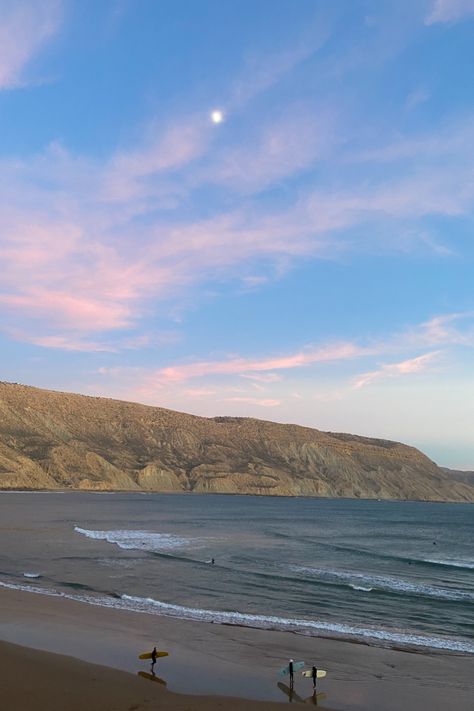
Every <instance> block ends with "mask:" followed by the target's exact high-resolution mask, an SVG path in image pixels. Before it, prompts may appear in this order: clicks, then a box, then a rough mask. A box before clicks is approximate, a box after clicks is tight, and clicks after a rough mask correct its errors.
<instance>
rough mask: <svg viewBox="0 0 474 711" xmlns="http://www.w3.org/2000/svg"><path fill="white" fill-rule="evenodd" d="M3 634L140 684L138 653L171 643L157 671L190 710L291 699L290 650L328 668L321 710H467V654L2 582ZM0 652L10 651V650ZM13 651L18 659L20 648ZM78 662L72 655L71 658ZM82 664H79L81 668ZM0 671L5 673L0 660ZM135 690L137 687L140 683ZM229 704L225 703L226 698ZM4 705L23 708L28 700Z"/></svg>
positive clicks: (301, 683)
mask: <svg viewBox="0 0 474 711" xmlns="http://www.w3.org/2000/svg"><path fill="white" fill-rule="evenodd" d="M0 639H2V640H4V641H5V642H10V643H13V644H19V645H23V646H24V647H28V649H27V650H24V651H23V655H24V656H25V658H29V655H30V654H31V650H32V649H38V650H45V651H46V652H52V653H55V654H57V655H69V656H72V657H75V659H76V660H83V661H87V662H88V663H93V664H98V665H103V666H106V667H107V668H108V671H111V669H110V668H112V670H121V671H122V672H128V673H129V674H127V675H125V676H127V677H128V676H130V675H131V679H133V682H134V685H135V686H136V683H137V682H138V683H139V684H140V683H142V684H145V682H146V680H145V679H140V678H138V677H137V678H136V679H135V676H136V675H137V673H138V671H140V670H142V671H145V672H148V670H149V666H148V664H147V663H143V662H139V661H138V659H137V657H138V654H139V653H140V652H143V651H146V650H148V649H151V647H152V646H153V645H154V644H157V646H158V648H160V649H166V650H167V651H169V652H170V656H169V657H167V658H165V659H163V660H162V661H160V662H159V663H158V664H157V668H156V673H157V675H158V676H159V677H161V678H163V679H164V680H165V681H166V682H167V690H168V691H169V692H171V693H172V694H177V695H178V696H179V697H180V699H181V700H183V699H184V698H185V696H184V695H185V694H187V695H189V694H191V695H192V698H193V701H192V704H191V705H190V701H189V699H188V701H187V702H186V703H187V706H186V708H198V707H199V704H200V703H201V701H202V700H203V698H204V697H203V696H201V695H206V697H208V696H209V695H212V698H213V701H208V702H206V703H207V705H206V706H205V707H206V708H209V709H211V708H213V704H214V703H216V704H218V705H219V703H221V702H222V699H221V700H220V701H219V697H220V696H226V697H228V696H230V697H240V700H238V699H237V700H234V702H233V703H235V704H237V706H235V708H238V705H239V704H240V705H241V706H242V708H244V706H245V708H249V699H252V700H256V701H258V700H260V701H265V702H267V703H268V704H270V706H269V707H268V708H270V707H272V708H273V707H274V706H275V705H276V704H274V703H272V702H283V703H284V702H287V701H288V700H289V699H288V698H287V697H286V696H285V695H284V693H282V691H281V690H280V689H279V688H278V687H277V682H278V681H281V680H280V679H279V678H278V677H277V676H276V671H277V670H278V669H279V668H281V667H282V666H284V665H285V663H286V662H287V660H288V658H289V657H290V656H291V657H293V658H295V659H303V660H305V661H306V662H307V663H308V664H309V665H310V664H312V663H316V664H317V666H318V667H319V668H324V669H326V670H327V671H328V676H327V677H326V679H324V680H322V681H321V683H320V684H319V686H318V692H324V693H325V694H326V699H325V700H324V701H323V703H322V704H321V707H322V708H328V709H329V708H330V709H334V710H340V711H355V710H356V709H366V710H367V711H369V710H371V709H374V710H375V709H377V711H399V710H401V709H403V711H417V710H418V711H419V710H420V709H425V708H426V709H430V711H438V709H439V711H441V710H442V709H443V710H444V709H448V708H449V709H452V710H453V711H468V709H469V710H470V709H471V708H472V698H471V695H470V693H469V691H470V683H471V667H472V655H457V654H452V653H451V654H445V653H442V652H440V651H437V652H434V651H423V652H422V653H421V652H420V650H416V653H415V650H413V651H400V650H397V649H393V648H392V649H387V648H382V647H372V646H368V645H365V644H357V643H353V642H345V641H339V640H334V639H325V638H320V637H308V636H305V635H301V634H293V633H291V632H277V631H269V630H258V629H255V628H248V627H238V626H235V625H225V624H224V625H221V624H212V623H205V622H197V621H187V620H178V619H176V618H173V619H172V618H166V617H156V616H150V615H147V614H144V613H140V612H129V611H123V610H115V609H112V608H99V607H93V606H90V605H87V604H85V603H79V602H75V601H71V600H67V599H64V598H61V597H58V598H52V597H46V596H42V595H35V594H33V593H29V592H22V591H13V590H8V589H2V590H0ZM2 650H3V646H2ZM3 651H5V650H3ZM5 653H6V654H7V658H8V657H9V654H10V652H8V650H7V651H6V652H5ZM2 654H3V653H2ZM15 654H16V653H15ZM35 655H36V656H35V657H34V658H33V659H30V661H28V662H27V664H28V670H29V671H28V674H26V675H25V672H24V669H23V672H22V674H23V677H22V688H23V687H24V691H25V693H26V690H27V689H30V692H31V693H32V694H33V697H34V691H33V689H32V680H31V678H30V669H31V668H32V666H33V667H34V666H35V664H36V660H37V659H38V658H39V657H38V653H36V652H35ZM13 656H15V655H13ZM18 656H19V658H21V653H20V652H18V654H17V657H18ZM17 657H15V658H17ZM2 658H3V656H2ZM60 659H61V660H63V657H62V656H61V657H60ZM25 661H26V659H25ZM63 663H65V662H63V661H61V662H59V661H58V660H54V659H53V660H49V662H48V664H49V667H48V668H49V669H50V672H51V675H52V676H54V675H55V673H54V674H53V672H54V668H55V667H57V666H58V665H59V666H61V664H63ZM74 663H75V662H74V660H70V661H69V662H68V664H69V665H74ZM81 663H82V662H79V661H78V662H77V664H79V665H80V664H81ZM22 664H23V666H24V662H23V663H22ZM31 665H32V666H31ZM81 668H82V667H81ZM69 671H70V672H71V670H69ZM79 671H80V670H79V667H77V673H78V674H79ZM0 673H1V675H2V677H4V675H5V673H6V672H5V668H3V669H2V671H1V672H0ZM71 673H72V672H71ZM75 673H76V672H74V674H75ZM81 673H83V670H82V671H81ZM115 673H117V674H119V673H120V672H118V671H115ZM79 676H80V674H79ZM68 683H69V682H68ZM122 683H125V682H120V684H122ZM120 684H119V685H120ZM148 686H152V687H158V686H159V687H160V689H159V690H158V691H156V692H155V691H153V694H155V693H158V692H159V691H162V687H161V685H159V684H149V685H148ZM138 689H140V692H141V687H140V686H138V687H137V691H138ZM147 691H148V688H147ZM295 691H296V693H297V694H298V696H300V697H302V698H307V697H310V696H311V693H312V688H311V684H310V683H308V682H307V680H304V679H301V678H298V677H296V680H295ZM101 693H102V692H101ZM104 693H105V691H104ZM127 693H128V692H127ZM133 693H136V691H133ZM182 695H183V696H182ZM294 700H295V699H294ZM137 703H138V702H137ZM140 703H142V702H140ZM167 703H168V702H167ZM169 703H170V704H171V706H170V708H172V707H173V708H179V706H176V703H178V702H177V701H176V700H173V701H170V702H169ZM179 703H181V701H179ZM183 703H184V701H183ZM160 704H161V702H160ZM173 704H174V705H173ZM195 704H198V705H195ZM209 704H210V705H209ZM87 705H88V706H89V708H101V709H106V708H108V707H107V706H106V705H103V706H100V707H99V706H97V707H91V706H90V704H89V702H87ZM132 705H133V704H132ZM225 705H226V706H228V703H227V699H226V702H225ZM10 706H11V707H12V708H13V707H14V708H16V709H20V708H22V709H23V708H24V711H29V707H27V706H24V707H19V706H18V705H17V706H15V705H14V704H10ZM36 708H38V706H36ZM49 708H52V707H49ZM58 708H59V707H58ZM70 708H72V707H70ZM110 708H117V709H118V708H121V707H119V706H113V705H112V706H110ZM123 708H124V709H125V708H128V707H125V706H124V707H123ZM137 708H144V709H145V708H147V706H146V705H144V706H137ZM202 708H204V707H203V706H202ZM260 708H263V707H262V706H260ZM280 708H281V706H280Z"/></svg>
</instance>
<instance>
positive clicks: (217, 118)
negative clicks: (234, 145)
mask: <svg viewBox="0 0 474 711" xmlns="http://www.w3.org/2000/svg"><path fill="white" fill-rule="evenodd" d="M223 120H224V113H223V112H222V111H221V110H220V109H214V111H211V121H212V123H222V122H223Z"/></svg>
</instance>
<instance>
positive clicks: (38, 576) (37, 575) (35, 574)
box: [23, 573, 41, 578]
mask: <svg viewBox="0 0 474 711" xmlns="http://www.w3.org/2000/svg"><path fill="white" fill-rule="evenodd" d="M23 577H24V578H41V573H23Z"/></svg>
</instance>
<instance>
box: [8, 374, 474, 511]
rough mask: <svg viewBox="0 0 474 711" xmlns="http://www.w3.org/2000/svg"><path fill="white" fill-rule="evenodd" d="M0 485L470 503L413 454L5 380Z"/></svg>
mask: <svg viewBox="0 0 474 711" xmlns="http://www.w3.org/2000/svg"><path fill="white" fill-rule="evenodd" d="M0 488H3V489H11V488H26V489H57V488H71V489H89V490H94V489H95V490H109V489H110V490H147V491H195V492H222V493H240V494H273V495H298V496H306V495H309V496H329V497H337V496H344V497H361V498H380V499H382V498H395V499H426V500H433V501H439V500H451V501H474V485H473V484H472V483H471V482H470V481H467V480H466V481H463V480H461V479H459V478H455V477H451V476H450V474H449V473H448V472H446V471H443V470H442V469H440V468H439V467H437V466H436V464H434V463H433V462H432V461H431V460H430V459H428V458H427V457H426V456H425V455H424V454H422V453H421V452H420V451H418V450H417V449H414V448H413V447H408V446H406V445H404V444H400V443H398V442H391V441H387V440H377V439H370V438H367V437H357V436H355V435H348V434H336V433H328V432H320V431H318V430H314V429H310V428H306V427H299V426H297V425H282V424H276V423H272V422H265V421H261V420H254V419H247V418H231V417H216V418H213V419H208V418H204V417H195V416H193V415H187V414H183V413H178V412H173V411H171V410H166V409H163V408H159V407H148V406H145V405H139V404H136V403H129V402H121V401H118V400H109V399H105V398H96V397H86V396H83V395H73V394H68V393H59V392H51V391H47V390H40V389H38V388H32V387H27V386H23V385H16V384H10V383H0Z"/></svg>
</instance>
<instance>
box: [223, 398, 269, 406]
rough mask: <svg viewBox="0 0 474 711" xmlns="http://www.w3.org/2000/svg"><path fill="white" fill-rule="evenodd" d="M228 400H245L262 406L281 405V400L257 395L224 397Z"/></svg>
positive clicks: (244, 401)
mask: <svg viewBox="0 0 474 711" xmlns="http://www.w3.org/2000/svg"><path fill="white" fill-rule="evenodd" d="M224 399H225V401H226V402H243V403H247V404H248V405H259V406H261V407H277V406H278V405H281V401H280V400H273V399H270V398H262V399H261V398H256V397H226V398H224Z"/></svg>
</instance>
